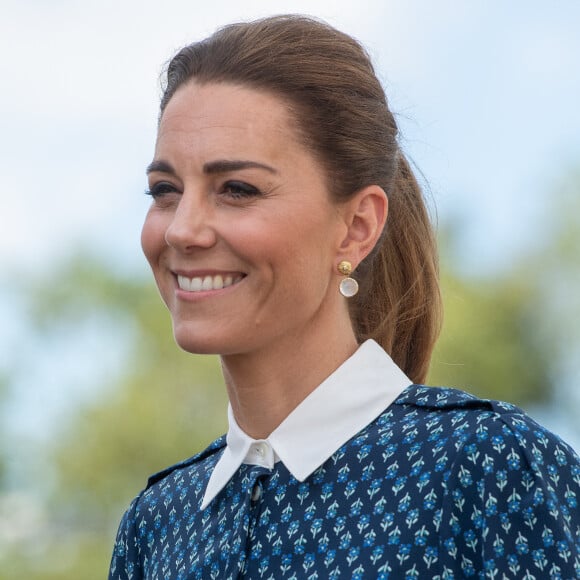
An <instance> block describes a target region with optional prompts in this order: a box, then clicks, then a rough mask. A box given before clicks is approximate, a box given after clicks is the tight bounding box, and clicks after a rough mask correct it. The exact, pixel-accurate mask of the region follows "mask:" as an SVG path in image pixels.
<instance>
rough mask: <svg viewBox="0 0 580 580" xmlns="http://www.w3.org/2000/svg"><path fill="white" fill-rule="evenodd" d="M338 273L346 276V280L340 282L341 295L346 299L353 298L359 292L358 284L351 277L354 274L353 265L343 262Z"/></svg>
mask: <svg viewBox="0 0 580 580" xmlns="http://www.w3.org/2000/svg"><path fill="white" fill-rule="evenodd" d="M338 271H339V272H340V273H341V274H344V275H345V276H346V278H344V280H341V282H340V286H339V290H340V293H341V294H342V295H343V296H344V297H345V298H352V297H353V296H354V295H355V294H356V293H357V292H358V282H357V281H356V280H355V279H354V278H351V277H350V275H351V274H352V264H351V263H350V262H349V261H347V260H343V261H342V262H340V264H339V265H338Z"/></svg>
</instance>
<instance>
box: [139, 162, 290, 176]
mask: <svg viewBox="0 0 580 580" xmlns="http://www.w3.org/2000/svg"><path fill="white" fill-rule="evenodd" d="M240 169H264V170H266V171H268V172H269V173H274V174H276V173H278V171H277V170H276V169H274V168H273V167H270V166H269V165H266V164H264V163H258V162H257V161H244V160H228V159H218V160H216V161H209V162H208V163H204V165H203V172H204V173H205V174H207V175H213V174H216V173H227V172H228V171H239V170H240ZM154 171H159V172H160V173H170V174H172V175H175V174H176V171H175V169H173V167H172V165H171V164H170V163H168V162H167V161H163V160H162V159H159V160H156V161H153V162H151V163H150V164H149V165H148V166H147V174H149V173H153V172H154Z"/></svg>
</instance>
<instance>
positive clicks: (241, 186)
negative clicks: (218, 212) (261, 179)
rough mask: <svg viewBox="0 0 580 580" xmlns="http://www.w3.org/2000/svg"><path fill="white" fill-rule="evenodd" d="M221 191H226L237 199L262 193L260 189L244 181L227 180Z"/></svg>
mask: <svg viewBox="0 0 580 580" xmlns="http://www.w3.org/2000/svg"><path fill="white" fill-rule="evenodd" d="M221 193H224V194H225V195H228V196H229V197H233V198H235V199H243V198H249V197H255V196H258V195H261V192H260V190H259V189H257V188H256V187H254V186H253V185H250V184H249V183H245V182H243V181H226V182H225V183H224V184H223V186H222V190H221Z"/></svg>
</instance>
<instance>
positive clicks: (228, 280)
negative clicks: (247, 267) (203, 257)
mask: <svg viewBox="0 0 580 580" xmlns="http://www.w3.org/2000/svg"><path fill="white" fill-rule="evenodd" d="M242 278H243V275H241V274H236V275H234V274H226V275H224V276H222V275H221V274H216V275H215V276H195V277H194V278H188V277H187V276H181V275H178V276H177V285H178V286H179V288H180V290H185V291H187V292H208V291H209V290H222V289H223V288H227V287H229V286H233V285H234V284H237V283H238V282H239V281H240V280H241V279H242Z"/></svg>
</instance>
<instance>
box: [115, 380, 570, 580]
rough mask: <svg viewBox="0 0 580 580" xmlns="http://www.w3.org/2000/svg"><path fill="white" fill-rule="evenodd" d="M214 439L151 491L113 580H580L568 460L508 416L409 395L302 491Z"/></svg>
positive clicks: (120, 551)
mask: <svg viewBox="0 0 580 580" xmlns="http://www.w3.org/2000/svg"><path fill="white" fill-rule="evenodd" d="M224 446H225V438H224V437H222V438H220V439H218V440H216V441H215V442H214V443H212V444H211V445H210V446H209V447H208V448H207V449H206V450H205V451H203V452H202V453H200V454H198V455H196V456H195V457H193V458H191V459H189V460H187V461H185V462H183V463H180V464H178V465H176V466H174V467H171V468H169V469H167V470H165V471H163V472H161V473H159V474H157V475H155V476H153V477H151V478H150V480H149V483H148V486H147V489H146V490H144V491H143V492H142V493H141V494H140V495H139V496H138V497H137V498H136V499H135V500H134V501H133V503H132V504H131V506H130V508H129V509H128V511H127V512H126V514H125V516H124V518H123V521H122V522H121V526H120V528H119V532H118V536H117V541H116V545H115V549H114V553H113V559H112V563H111V569H110V576H109V578H110V580H128V579H131V580H137V579H150V580H154V579H171V580H178V579H179V580H186V579H187V580H190V579H192V580H193V579H211V578H216V579H229V578H249V579H256V580H258V579H265V580H266V579H294V580H298V579H318V580H326V579H329V578H330V579H333V578H360V579H375V578H381V579H386V578H391V579H397V580H399V579H414V578H421V579H451V578H494V579H497V580H500V579H502V580H503V579H506V578H514V579H515V578H517V579H532V578H535V579H538V580H539V579H547V578H551V579H560V578H566V579H573V578H580V512H579V508H578V500H579V498H580V459H579V458H578V456H577V455H576V454H575V453H574V452H573V451H572V450H571V449H570V448H569V447H568V446H567V445H566V444H565V443H564V442H562V441H561V440H560V439H559V438H558V437H557V436H555V435H553V434H552V433H550V432H549V431H547V430H546V429H544V428H543V427H541V426H540V425H538V424H537V423H535V422H534V421H533V420H532V419H531V418H530V417H528V416H527V415H525V414H524V413H523V412H522V411H521V410H520V409H518V408H517V407H514V406H512V405H509V404H506V403H499V402H495V401H485V400H480V399H477V398H475V397H473V396H471V395H469V394H467V393H464V392H462V391H457V390H454V389H443V388H434V387H423V386H417V385H412V386H410V387H408V388H406V389H405V390H404V391H403V392H402V394H400V395H399V396H398V397H397V399H396V400H395V401H394V402H393V403H392V404H391V405H389V407H388V408H387V409H386V410H385V411H384V412H383V413H382V414H380V415H379V416H378V417H377V418H376V419H375V420H374V421H373V422H371V423H370V424H369V425H367V426H366V427H365V428H364V429H362V430H361V431H360V432H359V433H358V434H357V435H356V436H355V437H353V438H351V439H350V440H349V441H347V442H346V443H345V444H344V445H343V446H342V447H340V448H339V449H338V450H337V451H336V452H335V453H334V454H333V455H332V456H331V457H330V458H329V459H328V460H327V461H325V462H324V463H323V464H322V465H321V466H320V467H319V468H318V469H317V470H316V471H315V472H314V473H312V474H311V475H310V476H309V477H308V478H306V480H305V481H304V482H299V481H298V480H296V479H295V478H294V477H293V476H292V475H291V474H290V472H289V471H288V470H287V469H286V468H285V466H284V464H283V463H282V462H281V461H280V462H277V463H276V464H275V466H274V468H273V469H266V468H264V467H261V466H258V465H245V464H244V465H242V466H241V467H240V468H239V469H238V471H237V472H236V473H235V475H234V477H232V479H231V480H230V481H229V483H228V484H227V485H226V487H225V488H223V489H222V490H221V492H220V493H219V494H218V495H217V497H215V499H214V500H213V501H212V502H211V503H210V504H209V505H208V506H207V507H206V508H205V509H203V510H201V509H200V505H201V502H202V498H203V495H204V491H205V489H206V486H207V482H208V480H209V477H210V475H211V473H212V470H213V467H214V466H215V464H216V462H217V461H218V459H219V458H220V455H221V454H222V453H223V449H224Z"/></svg>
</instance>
